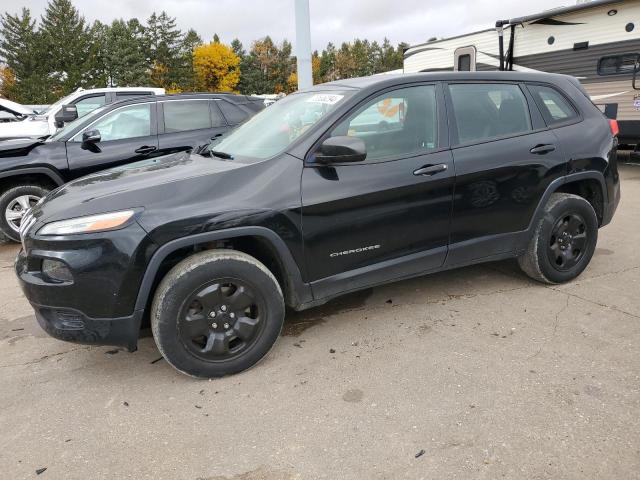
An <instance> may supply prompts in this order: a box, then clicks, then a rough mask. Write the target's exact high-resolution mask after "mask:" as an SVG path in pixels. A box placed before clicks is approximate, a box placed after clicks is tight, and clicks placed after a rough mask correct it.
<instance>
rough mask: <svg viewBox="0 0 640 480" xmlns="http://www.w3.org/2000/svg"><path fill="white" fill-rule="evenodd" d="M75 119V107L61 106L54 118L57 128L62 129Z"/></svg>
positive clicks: (76, 116) (76, 110) (76, 115)
mask: <svg viewBox="0 0 640 480" xmlns="http://www.w3.org/2000/svg"><path fill="white" fill-rule="evenodd" d="M76 118H78V109H77V108H76V106H75V105H62V108H61V109H60V110H59V111H58V113H56V116H55V117H54V119H55V121H56V127H58V128H62V127H63V126H64V124H65V123H69V122H73V121H74V120H75V119H76Z"/></svg>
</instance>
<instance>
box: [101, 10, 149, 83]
mask: <svg viewBox="0 0 640 480" xmlns="http://www.w3.org/2000/svg"><path fill="white" fill-rule="evenodd" d="M105 65H106V71H107V72H108V78H109V85H110V86H112V87H115V86H118V87H127V86H140V85H146V84H147V82H148V80H147V79H148V75H149V62H148V60H147V57H146V55H145V44H144V29H143V27H142V25H141V24H140V22H139V21H138V20H137V19H135V18H132V19H131V20H129V21H126V22H125V21H124V20H122V19H120V20H114V21H113V23H111V27H110V28H109V30H108V32H107V34H106V51H105Z"/></svg>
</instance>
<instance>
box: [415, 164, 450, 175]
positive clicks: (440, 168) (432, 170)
mask: <svg viewBox="0 0 640 480" xmlns="http://www.w3.org/2000/svg"><path fill="white" fill-rule="evenodd" d="M445 170H447V164H446V163H439V164H438V165H425V166H424V167H421V168H419V169H417V170H414V171H413V174H414V175H435V174H436V173H440V172H444V171H445Z"/></svg>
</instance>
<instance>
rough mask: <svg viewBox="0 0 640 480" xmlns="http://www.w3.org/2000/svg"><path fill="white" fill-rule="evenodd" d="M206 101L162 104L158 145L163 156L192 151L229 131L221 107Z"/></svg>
mask: <svg viewBox="0 0 640 480" xmlns="http://www.w3.org/2000/svg"><path fill="white" fill-rule="evenodd" d="M213 103H214V102H212V101H211V100H209V99H207V98H203V99H185V100H167V101H164V102H159V105H160V107H161V108H160V113H161V116H160V118H161V121H160V122H159V132H158V145H159V148H160V150H161V151H162V152H163V153H168V152H177V151H184V150H190V149H193V148H197V147H200V146H203V145H206V144H208V143H210V142H211V140H212V139H214V138H216V137H217V136H219V135H221V134H223V133H224V132H225V131H226V130H227V128H228V127H227V124H226V122H225V121H224V119H223V118H222V115H221V114H220V111H219V110H218V107H216V106H215V105H212V104H213Z"/></svg>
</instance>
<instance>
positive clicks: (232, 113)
mask: <svg viewBox="0 0 640 480" xmlns="http://www.w3.org/2000/svg"><path fill="white" fill-rule="evenodd" d="M217 103H218V106H219V107H220V110H222V114H223V115H224V116H225V118H226V119H227V122H229V123H230V124H231V125H236V124H237V123H242V122H244V121H245V120H246V119H247V117H248V115H247V114H246V113H245V112H244V110H242V109H241V108H239V107H237V106H235V105H232V104H231V103H229V102H227V101H226V100H220V101H218V102H217Z"/></svg>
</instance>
